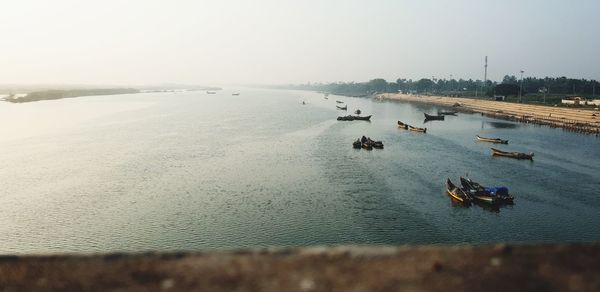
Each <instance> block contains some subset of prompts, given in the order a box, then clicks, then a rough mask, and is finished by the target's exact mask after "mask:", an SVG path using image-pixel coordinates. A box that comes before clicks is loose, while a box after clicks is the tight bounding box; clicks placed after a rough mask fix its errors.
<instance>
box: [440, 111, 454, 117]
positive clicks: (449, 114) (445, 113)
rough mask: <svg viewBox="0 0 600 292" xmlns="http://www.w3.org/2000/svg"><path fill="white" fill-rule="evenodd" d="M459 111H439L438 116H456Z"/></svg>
mask: <svg viewBox="0 0 600 292" xmlns="http://www.w3.org/2000/svg"><path fill="white" fill-rule="evenodd" d="M456 113H458V111H438V116H439V115H441V116H455V115H456Z"/></svg>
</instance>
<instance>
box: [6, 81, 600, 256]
mask: <svg viewBox="0 0 600 292" xmlns="http://www.w3.org/2000/svg"><path fill="white" fill-rule="evenodd" d="M234 91H240V92H241V95H239V96H232V95H231V93H232V92H234ZM303 100H304V101H306V102H307V104H306V105H302V104H301V102H302V101H303ZM335 100H341V101H344V102H345V103H346V104H348V109H349V111H348V112H351V111H354V109H356V108H360V109H361V110H362V111H363V113H364V114H372V115H373V118H372V119H371V122H364V121H354V122H338V121H336V119H335V118H336V117H337V116H338V115H342V114H346V113H345V112H343V111H340V110H336V108H335V105H336V103H335ZM436 110H437V109H436V108H435V107H432V106H425V105H415V104H408V103H399V102H391V101H373V100H371V99H365V98H349V97H340V96H329V99H324V97H323V95H322V94H319V93H313V92H301V91H284V90H266V89H248V88H242V89H230V90H229V89H225V90H223V91H219V92H218V93H217V94H214V95H212V94H211V95H208V94H206V93H205V92H184V93H143V94H134V95H114V96H101V97H81V98H73V99H62V100H52V101H42V102H35V103H26V104H9V103H1V104H0V149H2V150H1V152H0V222H2V224H0V238H2V240H0V253H3V254H23V253H36V254H37V253H65V252H66V253H73V252H75V253H77V252H115V251H136V252H139V251H174V250H187V251H193V250H211V249H236V248H246V247H265V246H307V245H337V244H405V243H414V244H456V243H474V244H480V243H495V242H511V243H521V242H527V243H533V242H589V241H598V240H600V200H599V198H600V139H599V138H596V137H593V136H586V135H582V134H575V133H569V132H566V131H563V130H560V129H550V128H546V127H539V126H533V125H524V124H517V123H513V122H507V121H501V120H494V119H491V118H486V117H482V116H481V115H478V114H459V115H458V116H455V117H452V116H451V117H448V118H447V119H446V121H443V122H430V123H427V124H423V112H429V113H435V112H436ZM397 120H402V121H404V122H407V123H410V124H414V125H416V126H425V127H427V128H428V131H427V134H418V133H413V132H408V131H404V130H400V129H398V128H397V126H396V122H397ZM475 134H480V135H482V136H494V137H496V136H497V137H501V138H504V139H509V140H510V144H509V145H503V146H498V148H501V149H505V150H509V151H521V152H534V153H535V159H534V161H533V162H530V161H518V160H512V159H507V158H494V157H492V156H491V155H490V149H489V147H490V146H493V145H492V144H487V143H480V142H475V141H474V136H475ZM361 135H367V136H370V137H372V138H374V139H377V140H382V141H383V142H384V144H385V149H384V150H373V151H366V150H355V149H353V148H352V141H354V140H355V139H356V138H358V137H360V136H361ZM461 175H462V176H465V175H468V176H469V177H471V178H472V179H474V180H475V181H478V182H480V183H483V184H486V185H506V186H508V187H509V188H510V190H511V191H512V193H514V195H515V197H516V199H515V204H514V205H512V206H505V207H502V208H500V209H499V210H490V209H485V208H482V207H479V206H472V207H469V208H465V207H460V206H455V205H453V204H452V202H451V200H450V199H449V198H448V196H446V195H445V193H444V190H445V180H446V178H448V177H449V178H451V179H452V180H454V181H458V178H459V176H461Z"/></svg>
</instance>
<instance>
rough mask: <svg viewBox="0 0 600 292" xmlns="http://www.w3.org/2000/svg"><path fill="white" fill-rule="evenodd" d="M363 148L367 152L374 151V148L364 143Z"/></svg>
mask: <svg viewBox="0 0 600 292" xmlns="http://www.w3.org/2000/svg"><path fill="white" fill-rule="evenodd" d="M361 145H362V148H363V149H365V150H373V146H372V145H371V144H369V143H362V144H361Z"/></svg>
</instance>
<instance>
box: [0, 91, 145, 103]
mask: <svg viewBox="0 0 600 292" xmlns="http://www.w3.org/2000/svg"><path fill="white" fill-rule="evenodd" d="M138 92H140V91H139V90H138V89H134V88H104V89H72V90H44V91H34V92H30V93H28V94H27V95H26V96H21V97H13V98H6V99H4V100H5V101H7V102H12V103H23V102H32V101H40V100H53V99H62V98H72V97H80V96H93V95H113V94H127V93H138Z"/></svg>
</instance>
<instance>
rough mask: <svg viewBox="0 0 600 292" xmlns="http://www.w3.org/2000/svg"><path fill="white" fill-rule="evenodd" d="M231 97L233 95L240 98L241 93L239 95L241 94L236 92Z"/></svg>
mask: <svg viewBox="0 0 600 292" xmlns="http://www.w3.org/2000/svg"><path fill="white" fill-rule="evenodd" d="M231 95H233V96H238V95H240V93H239V92H234V93H232V94H231Z"/></svg>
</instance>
